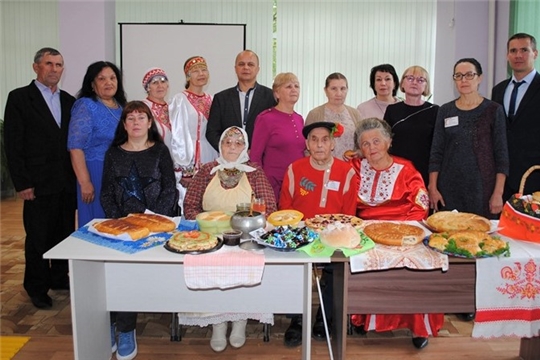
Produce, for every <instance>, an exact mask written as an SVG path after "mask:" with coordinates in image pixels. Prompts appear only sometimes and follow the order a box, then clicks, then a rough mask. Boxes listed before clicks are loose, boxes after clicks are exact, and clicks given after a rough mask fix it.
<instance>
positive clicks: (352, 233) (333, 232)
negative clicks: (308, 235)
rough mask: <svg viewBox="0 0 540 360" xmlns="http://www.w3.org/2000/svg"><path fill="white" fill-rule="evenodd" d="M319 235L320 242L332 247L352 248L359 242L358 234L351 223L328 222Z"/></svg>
mask: <svg viewBox="0 0 540 360" xmlns="http://www.w3.org/2000/svg"><path fill="white" fill-rule="evenodd" d="M319 237H320V239H321V243H323V244H324V245H328V246H330V247H334V248H347V249H353V248H355V247H357V246H358V244H360V234H358V231H357V230H356V229H355V228H354V227H353V226H352V225H351V224H341V223H337V222H336V223H334V224H330V225H328V226H327V228H326V229H324V230H323V231H321V233H320V234H319Z"/></svg>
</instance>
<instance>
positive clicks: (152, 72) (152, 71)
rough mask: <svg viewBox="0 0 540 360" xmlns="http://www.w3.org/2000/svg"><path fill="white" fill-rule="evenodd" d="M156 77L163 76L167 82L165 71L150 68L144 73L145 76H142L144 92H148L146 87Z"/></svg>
mask: <svg viewBox="0 0 540 360" xmlns="http://www.w3.org/2000/svg"><path fill="white" fill-rule="evenodd" d="M156 76H163V77H164V78H165V80H169V79H168V78H167V74H165V71H164V70H163V69H160V68H151V69H149V70H148V71H147V72H146V74H144V77H143V80H142V85H143V88H144V90H148V85H149V84H150V82H151V81H152V79H153V78H155V77H156Z"/></svg>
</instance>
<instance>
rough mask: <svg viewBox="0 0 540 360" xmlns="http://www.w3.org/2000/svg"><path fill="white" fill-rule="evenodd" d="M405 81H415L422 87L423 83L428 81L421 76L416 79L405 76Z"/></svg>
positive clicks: (411, 76)
mask: <svg viewBox="0 0 540 360" xmlns="http://www.w3.org/2000/svg"><path fill="white" fill-rule="evenodd" d="M405 80H407V81H408V82H410V83H412V82H414V81H416V83H417V84H420V85H422V84H423V83H425V82H426V81H427V80H426V79H425V78H423V77H421V76H419V77H414V75H407V76H405Z"/></svg>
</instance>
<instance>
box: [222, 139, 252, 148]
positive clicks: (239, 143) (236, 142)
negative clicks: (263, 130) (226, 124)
mask: <svg viewBox="0 0 540 360" xmlns="http://www.w3.org/2000/svg"><path fill="white" fill-rule="evenodd" d="M221 145H222V146H226V147H232V146H233V145H234V146H236V147H243V146H246V143H245V142H244V141H243V140H231V139H228V140H223V141H222V142H221Z"/></svg>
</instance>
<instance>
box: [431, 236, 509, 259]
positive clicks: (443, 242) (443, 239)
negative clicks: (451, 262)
mask: <svg viewBox="0 0 540 360" xmlns="http://www.w3.org/2000/svg"><path fill="white" fill-rule="evenodd" d="M428 243H429V246H431V247H433V248H435V249H437V250H440V251H443V252H448V253H452V254H456V255H465V256H469V257H470V256H473V257H474V256H485V255H494V254H500V253H501V251H504V250H505V249H508V244H507V243H506V242H505V241H503V240H501V239H499V238H496V237H493V236H491V235H489V234H487V233H486V232H484V231H477V230H464V231H456V232H454V233H440V234H436V233H434V234H431V236H430V237H429V242H428Z"/></svg>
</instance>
